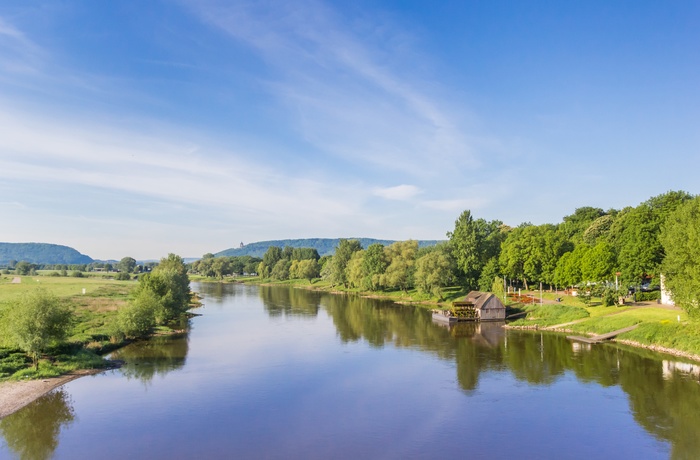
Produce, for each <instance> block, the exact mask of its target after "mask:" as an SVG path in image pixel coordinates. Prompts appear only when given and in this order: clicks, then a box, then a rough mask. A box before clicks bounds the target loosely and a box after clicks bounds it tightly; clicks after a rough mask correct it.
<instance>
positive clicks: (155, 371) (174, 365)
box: [112, 332, 189, 384]
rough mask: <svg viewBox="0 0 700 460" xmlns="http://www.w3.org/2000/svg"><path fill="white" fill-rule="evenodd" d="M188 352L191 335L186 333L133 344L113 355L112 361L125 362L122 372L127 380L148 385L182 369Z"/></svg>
mask: <svg viewBox="0 0 700 460" xmlns="http://www.w3.org/2000/svg"><path fill="white" fill-rule="evenodd" d="M188 351H189V333H188V332H185V333H182V334H177V335H172V336H164V337H154V338H151V339H149V340H146V341H143V342H135V343H132V344H131V345H129V346H127V347H124V348H121V349H119V350H117V351H115V352H114V353H112V359H117V360H121V361H124V362H125V364H124V365H123V366H122V367H121V372H122V373H123V374H124V376H126V378H128V379H133V378H135V379H138V380H140V381H141V382H143V383H144V384H148V383H149V382H150V381H151V380H153V378H154V377H155V376H156V375H160V376H164V375H165V374H167V373H169V372H172V371H174V370H176V369H180V368H182V367H183V366H184V365H185V361H186V359H187V352H188Z"/></svg>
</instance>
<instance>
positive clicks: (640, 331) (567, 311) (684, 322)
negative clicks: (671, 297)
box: [509, 295, 700, 359]
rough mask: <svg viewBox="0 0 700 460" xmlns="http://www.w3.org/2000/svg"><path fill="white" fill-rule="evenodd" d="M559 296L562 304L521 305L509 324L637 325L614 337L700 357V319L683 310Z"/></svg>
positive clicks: (592, 330)
mask: <svg viewBox="0 0 700 460" xmlns="http://www.w3.org/2000/svg"><path fill="white" fill-rule="evenodd" d="M559 297H562V303H561V304H558V303H557V304H545V305H542V306H540V305H531V306H523V307H522V308H523V309H525V310H526V311H527V312H528V314H527V316H526V317H525V318H522V319H519V320H517V321H513V322H511V323H509V327H516V328H517V327H522V328H532V327H538V328H547V327H551V326H555V325H561V324H566V323H571V322H573V324H567V325H566V326H564V327H563V328H564V329H566V330H567V331H571V332H573V333H577V334H582V335H597V334H605V333H607V332H612V331H616V330H619V329H623V328H626V327H628V326H633V325H635V324H636V325H638V327H637V328H636V329H634V330H632V331H629V332H626V333H624V334H620V335H619V336H617V338H616V339H615V340H616V341H619V342H622V343H626V344H630V345H634V346H638V347H644V348H649V349H653V350H657V351H665V352H670V353H674V354H680V355H683V356H687V357H692V358H695V359H698V358H699V357H700V323H699V322H697V321H694V320H692V319H690V318H688V315H687V314H686V312H685V311H682V310H679V309H673V308H669V307H666V306H660V305H656V304H654V303H640V304H631V305H625V306H620V307H614V306H611V307H603V306H600V303H599V302H592V306H586V305H585V304H583V302H581V301H580V300H578V299H575V298H573V297H568V296H561V295H560V296H559Z"/></svg>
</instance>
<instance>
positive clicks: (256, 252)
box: [216, 238, 438, 258]
mask: <svg viewBox="0 0 700 460" xmlns="http://www.w3.org/2000/svg"><path fill="white" fill-rule="evenodd" d="M341 239H342V238H304V239H296V240H272V241H259V242H256V243H250V244H247V245H245V246H243V247H242V248H231V249H226V250H224V251H221V252H218V253H216V256H217V257H222V256H227V257H231V256H245V255H249V256H254V257H262V256H263V254H265V252H266V251H267V250H268V248H269V247H270V246H277V247H279V248H284V247H287V246H288V247H290V248H292V249H295V248H311V249H315V250H316V252H317V253H318V254H319V255H321V256H329V255H333V254H334V253H335V249H336V248H337V247H338V245H339V244H340V240H341ZM345 239H347V240H356V241H359V243H360V246H361V248H364V249H366V248H368V247H369V246H370V245H372V244H381V245H382V246H388V245H390V244H393V243H396V241H394V240H377V239H374V238H345ZM437 243H438V241H437V240H421V241H418V246H419V247H427V246H434V245H435V244H437ZM292 258H294V257H292Z"/></svg>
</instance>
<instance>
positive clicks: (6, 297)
mask: <svg viewBox="0 0 700 460" xmlns="http://www.w3.org/2000/svg"><path fill="white" fill-rule="evenodd" d="M16 279H19V280H20V282H16ZM13 281H15V282H13ZM136 286H137V282H136V281H117V280H112V279H106V278H102V277H94V278H74V277H55V276H20V277H16V276H14V275H2V276H0V320H1V318H2V312H3V311H5V310H6V309H10V308H12V305H13V301H15V300H17V299H19V298H20V297H21V296H22V295H23V294H25V293H27V292H30V291H32V290H34V289H37V287H41V288H43V289H45V290H46V291H48V292H50V293H52V294H54V295H55V296H57V297H59V299H60V300H61V301H62V302H64V303H65V304H66V305H68V306H70V308H71V309H72V310H73V317H74V321H73V324H72V327H71V330H70V331H69V333H68V337H67V339H66V341H65V342H64V343H62V344H60V345H57V346H54V347H51V348H49V349H47V350H46V354H45V355H44V356H43V357H42V358H41V359H40V360H39V370H38V371H36V370H35V369H34V368H33V367H32V366H31V358H30V357H29V356H28V355H27V354H26V353H25V352H23V351H22V350H19V349H16V348H13V347H11V346H10V345H9V344H7V343H2V334H0V381H3V380H8V379H9V380H22V379H38V378H48V377H56V376H59V375H63V374H67V373H71V372H74V371H77V370H82V369H101V368H106V367H109V366H111V365H112V364H111V363H110V362H108V361H106V360H105V359H103V358H102V355H104V354H105V353H108V352H110V351H112V350H115V349H117V348H120V347H122V346H124V345H125V344H127V343H129V341H128V340H115V339H114V338H113V337H112V335H113V334H112V331H114V330H115V328H116V326H117V321H118V315H117V312H118V311H119V309H120V308H122V307H124V306H126V305H127V301H128V298H129V296H130V293H131V291H132V290H133V289H134V288H136ZM0 326H2V324H0ZM0 329H1V327H0ZM171 332H173V329H171V328H168V327H158V328H156V330H155V331H154V333H156V334H158V333H161V334H162V333H171Z"/></svg>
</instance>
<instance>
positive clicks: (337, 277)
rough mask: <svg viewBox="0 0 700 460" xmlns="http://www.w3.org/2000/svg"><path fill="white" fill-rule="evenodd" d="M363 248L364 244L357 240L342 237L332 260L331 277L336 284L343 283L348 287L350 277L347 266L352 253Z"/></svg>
mask: <svg viewBox="0 0 700 460" xmlns="http://www.w3.org/2000/svg"><path fill="white" fill-rule="evenodd" d="M361 250H362V245H360V242H359V241H357V240H346V239H341V240H340V241H339V242H338V246H336V248H335V254H334V255H333V258H332V259H331V260H330V262H329V263H330V264H331V266H330V267H329V275H330V276H329V278H330V280H331V282H332V283H334V284H343V285H345V286H346V287H347V284H348V279H347V276H346V274H345V267H346V266H347V265H348V262H349V261H350V258H351V257H352V254H353V253H354V252H357V251H361Z"/></svg>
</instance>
